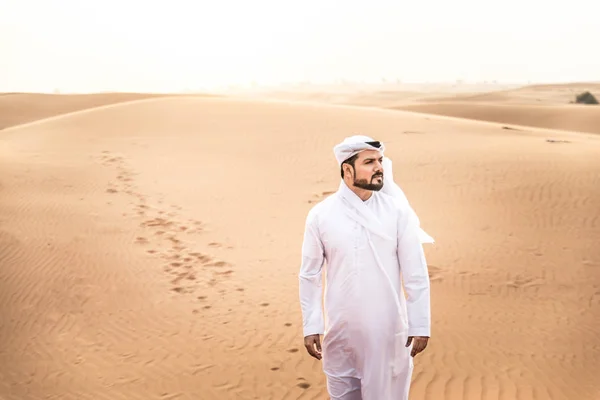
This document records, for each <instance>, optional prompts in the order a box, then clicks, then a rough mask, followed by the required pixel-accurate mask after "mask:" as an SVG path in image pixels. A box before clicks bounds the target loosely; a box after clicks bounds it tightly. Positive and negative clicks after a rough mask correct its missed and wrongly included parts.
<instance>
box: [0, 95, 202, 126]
mask: <svg viewBox="0 0 600 400" xmlns="http://www.w3.org/2000/svg"><path fill="white" fill-rule="evenodd" d="M165 96H166V95H165V94H153V93H92V94H72V95H54V94H43V93H4V94H0V130H2V129H4V128H8V127H11V126H15V125H21V124H26V123H29V122H33V121H37V120H40V119H44V118H50V117H55V116H57V115H61V114H67V113H71V112H75V111H81V110H86V109H90V108H94V107H101V106H105V105H109V104H115V103H122V102H129V101H135V100H141V99H148V98H158V97H165ZM169 96H183V95H169ZM195 96H198V95H195ZM201 96H207V95H205V94H202V95H201Z"/></svg>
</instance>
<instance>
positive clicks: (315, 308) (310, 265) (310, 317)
mask: <svg viewBox="0 0 600 400" xmlns="http://www.w3.org/2000/svg"><path fill="white" fill-rule="evenodd" d="M324 259H325V256H324V249H323V245H322V243H321V239H320V237H319V233H318V227H317V224H316V216H315V214H314V212H310V213H309V215H308V217H307V218H306V225H305V229H304V240H303V243H302V263H301V266H300V274H299V281H300V282H299V285H300V305H301V308H302V320H303V332H304V337H306V336H308V335H315V334H323V333H324V329H325V327H324V321H323V308H322V304H323V303H322V301H323V300H322V275H321V273H322V268H323V263H324Z"/></svg>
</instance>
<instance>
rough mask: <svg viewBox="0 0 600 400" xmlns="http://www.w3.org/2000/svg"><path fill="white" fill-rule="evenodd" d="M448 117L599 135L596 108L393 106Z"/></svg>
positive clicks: (459, 104) (599, 109)
mask: <svg viewBox="0 0 600 400" xmlns="http://www.w3.org/2000/svg"><path fill="white" fill-rule="evenodd" d="M395 109H398V110H406V111H416V112H421V113H428V114H437V115H445V116H450V117H459V118H468V119H474V120H481V121H491V122H498V123H503V124H507V125H512V124H515V125H523V126H531V127H539V128H547V129H561V130H567V131H578V132H589V133H600V106H586V105H562V106H553V105H545V106H535V105H514V104H510V105H507V104H493V103H480V102H470V103H468V102H458V101H456V102H446V103H427V104H413V105H405V106H400V107H396V108H395Z"/></svg>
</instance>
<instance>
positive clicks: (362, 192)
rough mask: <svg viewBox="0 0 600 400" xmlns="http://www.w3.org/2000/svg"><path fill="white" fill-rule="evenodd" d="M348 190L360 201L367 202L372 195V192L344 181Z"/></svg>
mask: <svg viewBox="0 0 600 400" xmlns="http://www.w3.org/2000/svg"><path fill="white" fill-rule="evenodd" d="M344 182H345V183H346V186H348V189H350V190H352V191H353V192H354V194H356V195H357V196H358V197H359V198H360V199H361V200H362V201H367V200H369V199H370V198H371V196H372V195H373V191H372V190H366V189H361V188H359V187H356V186H354V185H353V184H352V183H351V182H348V181H346V180H344Z"/></svg>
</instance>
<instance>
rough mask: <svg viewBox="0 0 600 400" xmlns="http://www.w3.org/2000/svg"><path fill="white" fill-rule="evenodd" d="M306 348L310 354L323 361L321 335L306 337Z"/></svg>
mask: <svg viewBox="0 0 600 400" xmlns="http://www.w3.org/2000/svg"><path fill="white" fill-rule="evenodd" d="M304 347H306V351H308V354H310V355H311V356H313V357H314V358H316V359H317V360H320V359H321V357H322V355H321V336H320V335H319V334H316V335H308V336H306V337H305V338H304Z"/></svg>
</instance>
